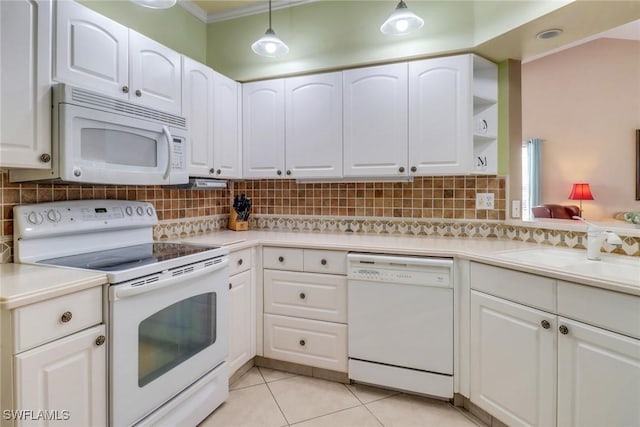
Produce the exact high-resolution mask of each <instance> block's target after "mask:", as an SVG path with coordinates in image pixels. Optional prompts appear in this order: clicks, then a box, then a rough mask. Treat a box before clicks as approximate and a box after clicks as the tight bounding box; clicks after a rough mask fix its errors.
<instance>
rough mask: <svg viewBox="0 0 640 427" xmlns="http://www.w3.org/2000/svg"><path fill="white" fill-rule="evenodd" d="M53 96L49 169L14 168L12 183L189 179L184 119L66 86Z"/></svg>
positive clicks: (166, 182)
mask: <svg viewBox="0 0 640 427" xmlns="http://www.w3.org/2000/svg"><path fill="white" fill-rule="evenodd" d="M52 98H53V110H52V111H53V113H52V114H53V116H52V120H51V122H52V130H51V131H52V135H51V143H52V147H51V148H52V151H51V169H14V170H11V171H10V174H9V179H10V180H11V181H13V182H23V181H38V180H53V181H63V182H70V183H83V184H114V185H170V184H185V183H187V182H189V173H188V171H187V158H188V157H187V154H188V146H187V127H186V119H185V118H184V117H180V116H176V115H173V114H169V113H165V112H162V111H158V110H155V109H153V108H149V107H145V106H142V105H138V104H134V103H131V102H128V101H124V100H121V99H116V98H111V97H108V96H105V95H102V94H99V93H96V92H91V91H88V90H85V89H81V88H78V87H73V86H69V85H65V84H57V85H55V86H53V97H52Z"/></svg>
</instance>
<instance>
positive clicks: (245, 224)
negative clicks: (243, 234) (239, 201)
mask: <svg viewBox="0 0 640 427" xmlns="http://www.w3.org/2000/svg"><path fill="white" fill-rule="evenodd" d="M228 228H229V230H234V231H244V230H248V229H249V221H238V213H237V212H236V211H235V210H233V209H231V213H230V214H229V225H228Z"/></svg>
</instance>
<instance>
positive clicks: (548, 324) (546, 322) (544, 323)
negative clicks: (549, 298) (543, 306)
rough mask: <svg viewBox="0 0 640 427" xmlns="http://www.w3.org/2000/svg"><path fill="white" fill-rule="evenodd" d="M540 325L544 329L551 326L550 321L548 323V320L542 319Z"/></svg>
mask: <svg viewBox="0 0 640 427" xmlns="http://www.w3.org/2000/svg"><path fill="white" fill-rule="evenodd" d="M540 325H542V327H543V328H544V329H549V328H550V327H551V323H549V321H548V320H543V321H542V322H540Z"/></svg>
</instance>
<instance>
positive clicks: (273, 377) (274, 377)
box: [258, 366, 298, 383]
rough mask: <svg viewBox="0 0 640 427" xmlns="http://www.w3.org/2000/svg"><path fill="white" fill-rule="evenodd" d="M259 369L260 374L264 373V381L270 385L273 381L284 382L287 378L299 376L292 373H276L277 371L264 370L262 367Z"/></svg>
mask: <svg viewBox="0 0 640 427" xmlns="http://www.w3.org/2000/svg"><path fill="white" fill-rule="evenodd" d="M258 369H260V372H262V376H263V377H264V380H265V381H266V382H268V383H270V382H271V381H278V380H284V379H287V378H291V377H297V376H298V374H292V373H291V372H285V371H276V370H275V369H270V368H264V367H262V366H261V367H260V368H258Z"/></svg>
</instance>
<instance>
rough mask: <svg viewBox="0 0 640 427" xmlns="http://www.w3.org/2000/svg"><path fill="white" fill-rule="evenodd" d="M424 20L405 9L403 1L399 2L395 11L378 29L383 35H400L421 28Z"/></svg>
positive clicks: (405, 5)
mask: <svg viewBox="0 0 640 427" xmlns="http://www.w3.org/2000/svg"><path fill="white" fill-rule="evenodd" d="M423 25H424V20H423V19H422V18H420V17H419V16H418V15H416V14H415V13H413V12H411V11H410V10H409V8H407V4H406V3H405V2H404V0H400V2H399V3H398V6H396V10H394V11H393V13H392V14H391V16H389V17H388V18H387V20H386V21H384V24H382V26H381V27H380V31H382V33H383V34H392V35H402V34H409V33H410V32H412V31H414V30H417V29H418V28H421V27H422V26H423Z"/></svg>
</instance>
